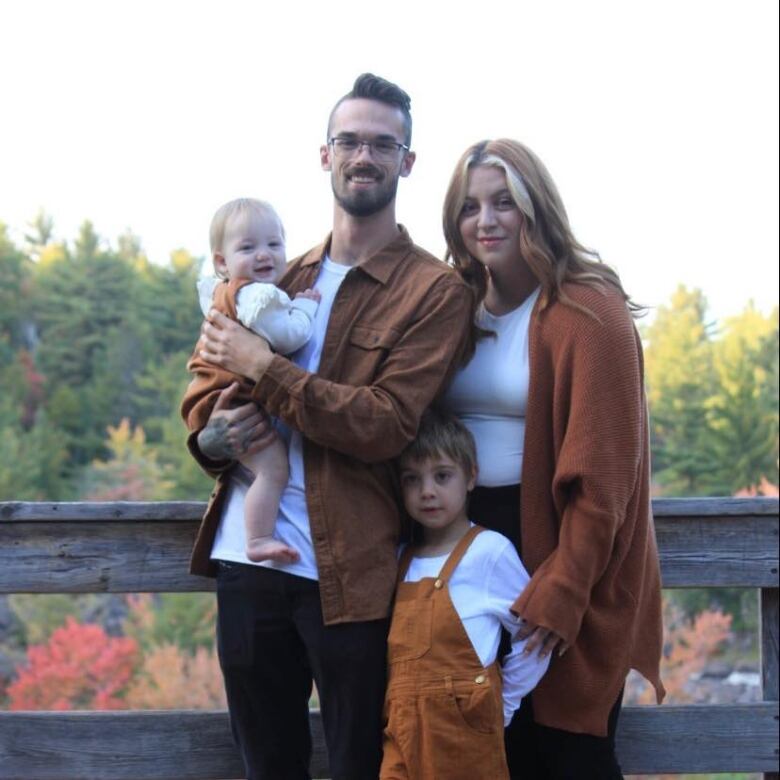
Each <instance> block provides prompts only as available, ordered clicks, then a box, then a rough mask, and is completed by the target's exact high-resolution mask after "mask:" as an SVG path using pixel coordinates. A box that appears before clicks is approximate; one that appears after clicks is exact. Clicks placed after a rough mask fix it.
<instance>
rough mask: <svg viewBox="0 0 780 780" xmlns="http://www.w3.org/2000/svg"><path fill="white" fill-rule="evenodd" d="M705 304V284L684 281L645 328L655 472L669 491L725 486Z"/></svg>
mask: <svg viewBox="0 0 780 780" xmlns="http://www.w3.org/2000/svg"><path fill="white" fill-rule="evenodd" d="M706 310H707V303H706V300H705V298H704V295H703V294H702V292H701V290H692V291H689V290H687V289H686V288H685V287H683V286H680V287H678V288H677V290H676V291H675V293H674V295H673V296H672V300H671V303H670V305H669V306H661V307H660V308H659V309H658V313H657V315H656V319H655V321H654V322H653V323H652V324H651V325H650V326H649V327H648V328H646V329H645V331H644V333H643V335H644V338H645V339H646V340H647V342H648V346H647V348H646V357H647V361H646V364H647V370H646V376H647V385H648V402H649V406H650V422H651V437H652V452H653V469H654V477H655V479H656V480H657V481H658V482H659V483H660V484H661V485H662V486H663V487H664V492H665V493H667V494H668V495H679V496H685V495H689V496H693V495H710V494H713V493H717V492H719V490H721V489H722V486H721V485H720V484H719V483H718V481H717V480H718V478H717V476H716V472H717V471H718V469H717V466H716V463H715V457H714V453H713V452H712V443H711V440H710V437H709V433H710V431H709V426H708V420H707V400H708V398H709V397H710V395H711V394H712V391H713V387H714V385H715V372H714V368H713V354H712V342H711V337H710V332H711V326H710V325H708V324H707V321H706Z"/></svg>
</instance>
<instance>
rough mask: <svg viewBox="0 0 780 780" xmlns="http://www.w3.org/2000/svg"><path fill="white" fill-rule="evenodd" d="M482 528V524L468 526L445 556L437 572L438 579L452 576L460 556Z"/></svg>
mask: <svg viewBox="0 0 780 780" xmlns="http://www.w3.org/2000/svg"><path fill="white" fill-rule="evenodd" d="M484 530H485V529H484V528H482V526H479V525H474V526H472V527H471V528H469V530H468V531H466V533H465V534H463V536H462V537H461V540H460V541H459V542H458V543H457V544H456V545H455V549H454V550H453V551H452V552H451V553H450V556H449V558H447V560H446V561H445V563H444V566H442V570H441V571H440V572H439V579H440V580H444V582H447V580H449V578H450V577H451V576H452V572H454V571H455V567H456V566H457V565H458V564H459V563H460V561H461V558H463V556H464V555H465V554H466V550H468V549H469V547H470V546H471V543H472V541H474V538H475V537H476V536H477V534H481V533H482V532H483V531H484Z"/></svg>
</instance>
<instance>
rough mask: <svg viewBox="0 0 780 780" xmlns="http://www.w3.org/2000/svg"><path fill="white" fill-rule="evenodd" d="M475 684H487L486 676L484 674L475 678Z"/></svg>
mask: <svg viewBox="0 0 780 780" xmlns="http://www.w3.org/2000/svg"><path fill="white" fill-rule="evenodd" d="M474 682H475V683H476V684H477V685H482V683H483V682H485V675H484V674H478V675H477V676H476V677H475V678H474Z"/></svg>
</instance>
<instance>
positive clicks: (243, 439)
mask: <svg viewBox="0 0 780 780" xmlns="http://www.w3.org/2000/svg"><path fill="white" fill-rule="evenodd" d="M237 392H238V383H237V382H233V384H232V385H230V387H226V388H225V389H224V390H223V391H222V392H221V393H220V394H219V398H217V402H216V403H215V404H214V409H213V410H212V412H211V416H210V417H209V421H208V422H207V423H206V427H205V428H204V429H203V430H202V431H201V432H200V433H199V434H198V447H199V448H200V451H201V452H202V453H203V454H204V455H205V456H206V457H207V458H209V459H210V460H214V461H225V460H238V459H239V458H243V457H244V456H246V455H251V454H252V453H255V452H260V450H262V449H264V448H265V447H267V446H268V445H269V444H270V443H271V442H272V441H273V440H274V437H275V436H276V432H275V431H274V429H273V428H272V427H271V425H270V423H269V422H268V418H267V417H266V416H265V414H263V413H262V412H261V411H260V410H259V409H258V408H257V405H256V404H253V403H251V402H250V403H247V404H243V405H242V406H236V407H235V408H231V403H232V401H233V398H234V397H235V395H236V393H237Z"/></svg>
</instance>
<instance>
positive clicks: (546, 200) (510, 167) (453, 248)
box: [443, 138, 644, 338]
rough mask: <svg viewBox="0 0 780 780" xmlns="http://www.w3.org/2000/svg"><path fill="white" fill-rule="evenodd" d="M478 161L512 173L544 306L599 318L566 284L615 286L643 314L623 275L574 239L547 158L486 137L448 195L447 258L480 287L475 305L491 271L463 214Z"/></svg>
mask: <svg viewBox="0 0 780 780" xmlns="http://www.w3.org/2000/svg"><path fill="white" fill-rule="evenodd" d="M477 165H492V166H495V167H497V168H500V169H501V170H503V171H504V173H505V174H506V179H507V187H508V189H509V191H510V193H511V194H512V198H513V200H514V201H515V203H516V204H517V207H518V208H519V209H520V211H521V212H522V214H523V220H522V222H521V225H520V247H519V249H520V255H521V257H522V258H523V260H524V261H525V262H526V263H527V264H528V267H529V268H530V269H531V272H532V273H533V275H534V276H535V277H536V278H537V279H538V280H539V284H540V286H541V293H540V305H541V307H542V308H544V307H546V306H549V305H550V304H551V303H552V302H553V301H560V302H561V303H563V304H565V305H567V306H571V307H573V308H575V309H579V310H581V311H583V312H585V313H586V314H588V315H589V316H592V317H593V316H595V315H594V314H593V312H591V311H590V310H588V309H586V308H585V307H584V306H582V305H581V304H579V303H577V302H575V301H573V300H572V299H571V298H570V297H569V296H568V295H567V294H566V291H565V289H564V284H565V283H567V282H569V283H575V284H586V285H589V286H591V287H595V288H597V289H599V288H601V289H603V288H604V285H605V284H609V285H611V286H613V287H615V288H617V289H618V290H619V291H620V293H621V295H622V296H623V298H624V300H625V301H626V305H627V306H628V308H629V310H630V311H631V312H632V314H634V315H635V316H638V315H639V314H640V313H642V312H643V311H644V309H643V307H642V306H640V305H639V304H637V303H635V302H633V301H632V300H631V299H630V298H629V296H628V294H627V293H626V291H625V290H624V289H623V286H622V284H621V283H620V279H619V277H618V275H617V274H616V273H615V271H614V270H613V269H612V268H610V267H609V266H608V265H605V264H604V263H603V262H602V261H601V258H600V257H599V255H598V253H596V252H594V251H593V250H590V249H587V248H586V247H584V246H583V245H582V244H580V242H579V241H577V239H576V238H575V237H574V234H573V233H572V230H571V226H570V225H569V218H568V216H567V214H566V209H565V208H564V206H563V201H562V200H561V196H560V195H559V194H558V189H557V187H556V186H555V183H554V182H553V180H552V178H551V176H550V174H549V173H548V171H547V168H545V166H544V164H543V163H542V161H541V160H540V159H539V158H538V157H537V156H536V155H535V154H534V153H533V152H532V151H531V150H530V149H529V148H528V147H526V146H524V145H523V144H521V143H519V142H518V141H512V140H511V139H508V138H499V139H497V140H494V141H481V142H480V143H477V144H474V145H473V146H471V147H469V148H468V149H467V150H466V151H465V153H464V154H463V156H462V157H461V158H460V160H459V161H458V164H457V165H456V166H455V171H454V173H453V174H452V178H451V179H450V184H449V187H448V188H447V195H446V196H445V198H444V210H443V222H444V237H445V239H446V241H447V254H446V258H445V259H446V260H447V262H448V263H450V264H451V265H452V266H454V268H455V269H456V270H457V271H458V272H459V273H460V275H461V276H462V277H463V279H464V280H465V281H466V282H467V283H468V284H469V285H470V286H471V288H472V289H473V290H474V297H475V307H479V306H480V305H481V303H482V301H483V300H484V298H485V294H486V292H487V283H488V272H487V269H486V268H485V266H484V265H482V263H480V262H479V261H478V260H476V258H474V257H472V256H471V255H470V254H469V252H468V250H467V249H466V245H465V244H464V242H463V237H462V235H461V232H460V215H461V211H462V209H463V203H464V201H465V200H466V192H467V189H468V181H469V173H470V171H471V169H472V168H474V167H475V166H477ZM475 311H476V308H475ZM483 335H485V332H484V331H480V330H479V329H477V338H479V337H480V336H483Z"/></svg>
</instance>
